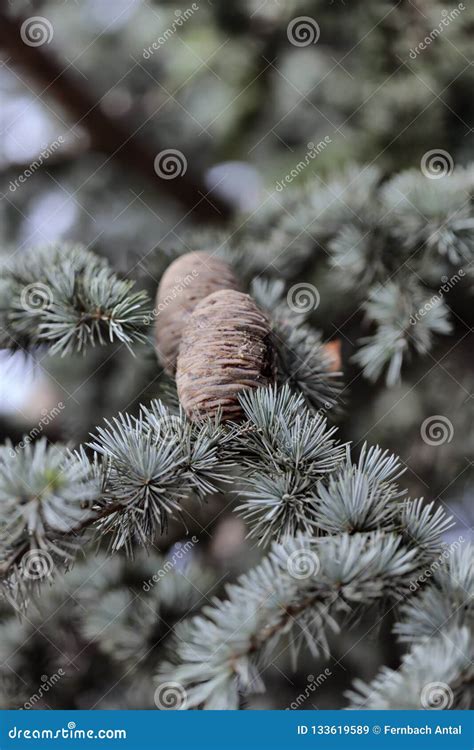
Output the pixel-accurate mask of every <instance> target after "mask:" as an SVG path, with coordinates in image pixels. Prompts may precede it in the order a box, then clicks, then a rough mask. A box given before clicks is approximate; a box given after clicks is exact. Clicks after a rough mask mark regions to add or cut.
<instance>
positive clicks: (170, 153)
mask: <svg viewBox="0 0 474 750" xmlns="http://www.w3.org/2000/svg"><path fill="white" fill-rule="evenodd" d="M153 166H154V168H155V172H156V174H157V175H158V177H161V179H162V180H174V179H175V178H176V177H182V176H183V175H184V174H186V170H187V168H188V160H187V159H186V157H185V155H184V154H183V152H182V151H179V150H178V149H177V148H165V149H163V151H160V153H159V154H157V155H156V156H155V161H154V165H153Z"/></svg>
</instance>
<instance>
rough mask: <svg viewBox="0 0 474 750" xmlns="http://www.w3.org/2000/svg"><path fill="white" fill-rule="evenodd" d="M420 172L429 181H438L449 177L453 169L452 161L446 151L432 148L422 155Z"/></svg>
mask: <svg viewBox="0 0 474 750" xmlns="http://www.w3.org/2000/svg"><path fill="white" fill-rule="evenodd" d="M420 167H421V171H422V172H423V174H424V176H425V177H428V179H429V180H440V179H441V178H442V177H449V175H450V174H451V173H452V171H453V169H454V160H453V157H452V156H451V154H450V153H448V151H444V150H443V149H442V148H433V149H431V151H427V152H426V154H423V156H422V157H421V162H420Z"/></svg>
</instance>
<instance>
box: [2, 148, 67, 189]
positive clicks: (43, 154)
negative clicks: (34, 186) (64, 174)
mask: <svg viewBox="0 0 474 750" xmlns="http://www.w3.org/2000/svg"><path fill="white" fill-rule="evenodd" d="M63 143H64V138H63V136H62V135H60V136H59V137H58V138H56V139H55V140H54V141H52V142H51V143H50V144H49V145H47V146H44V147H43V148H42V149H41V151H40V152H39V155H38V156H37V158H36V159H35V160H34V161H32V162H31V164H29V165H28V166H27V167H26V169H25V170H23V172H22V173H21V174H20V175H19V176H18V177H16V178H15V179H14V180H10V184H9V186H8V189H9V190H10V192H11V193H14V192H15V191H16V190H18V188H19V187H20V185H23V183H25V182H26V181H27V180H28V179H29V178H30V177H32V176H33V175H34V173H35V172H36V171H37V170H38V169H39V168H40V167H41V166H42V165H43V164H44V163H45V161H47V160H48V159H49V157H50V156H51V155H52V154H54V153H55V152H56V151H57V150H58V149H59V148H61V146H62V145H63Z"/></svg>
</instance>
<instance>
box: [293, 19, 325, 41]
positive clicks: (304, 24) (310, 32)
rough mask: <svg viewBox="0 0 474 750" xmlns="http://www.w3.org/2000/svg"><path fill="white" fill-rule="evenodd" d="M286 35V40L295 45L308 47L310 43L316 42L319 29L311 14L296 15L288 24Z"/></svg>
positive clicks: (319, 32)
mask: <svg viewBox="0 0 474 750" xmlns="http://www.w3.org/2000/svg"><path fill="white" fill-rule="evenodd" d="M286 35H287V37H288V41H289V42H290V43H291V44H293V45H294V46H295V47H308V46H309V45H310V44H316V43H317V41H318V39H319V37H320V35H321V30H320V28H319V24H318V23H317V21H315V20H314V18H311V16H298V18H293V20H292V21H290V23H289V24H288V26H287V29H286Z"/></svg>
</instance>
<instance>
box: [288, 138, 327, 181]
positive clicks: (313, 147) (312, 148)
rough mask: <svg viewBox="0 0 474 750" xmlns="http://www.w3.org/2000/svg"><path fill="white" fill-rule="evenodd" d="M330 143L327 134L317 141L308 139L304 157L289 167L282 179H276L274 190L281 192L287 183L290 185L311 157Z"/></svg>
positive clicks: (310, 160) (309, 162)
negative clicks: (294, 165)
mask: <svg viewBox="0 0 474 750" xmlns="http://www.w3.org/2000/svg"><path fill="white" fill-rule="evenodd" d="M330 143H332V140H331V138H330V137H329V136H328V135H326V136H325V137H324V138H323V139H322V140H321V141H319V142H318V143H313V141H310V142H309V143H308V151H307V152H306V155H305V157H304V159H302V160H301V161H299V162H298V164H297V165H296V167H294V168H293V169H291V170H290V171H289V172H288V174H286V175H285V176H284V177H283V179H282V180H278V181H277V183H276V185H275V190H278V192H279V193H281V191H282V190H284V188H285V187H286V186H287V185H290V184H291V183H292V182H293V180H294V179H295V178H296V177H298V175H300V174H301V172H303V170H305V169H306V167H307V166H308V164H311V162H312V161H313V159H315V158H316V157H317V156H319V154H320V153H321V152H322V151H324V149H325V148H326V147H327V146H329V144H330Z"/></svg>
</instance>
